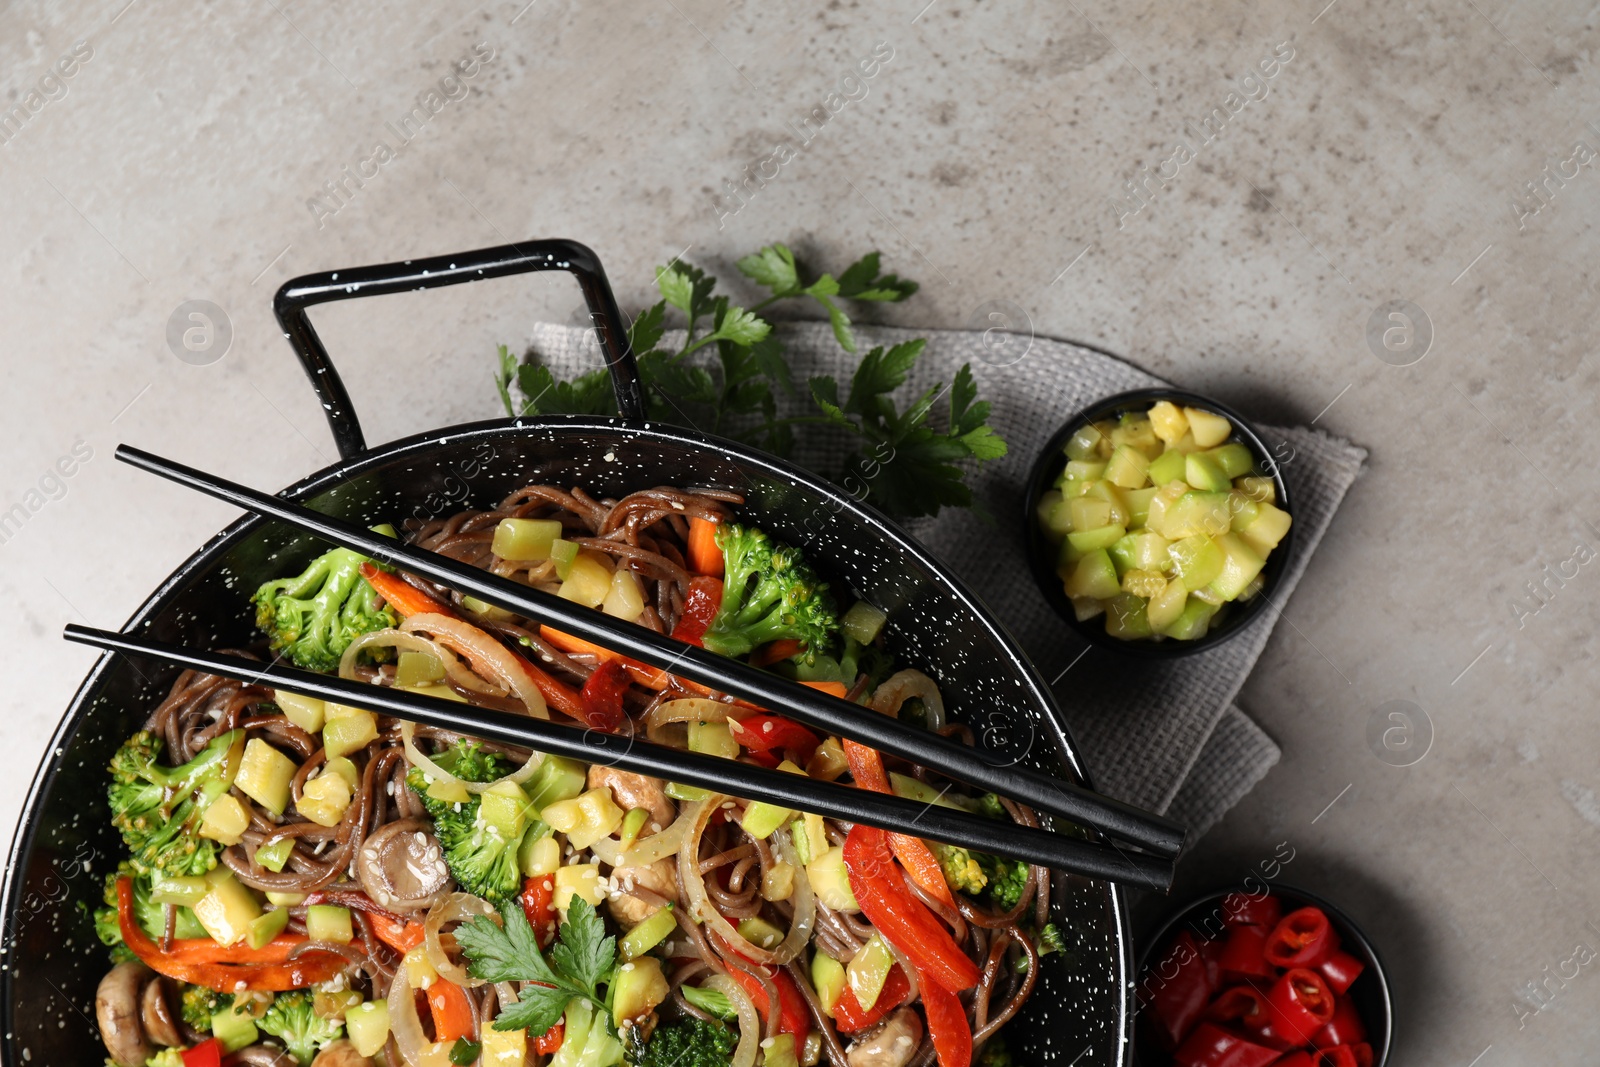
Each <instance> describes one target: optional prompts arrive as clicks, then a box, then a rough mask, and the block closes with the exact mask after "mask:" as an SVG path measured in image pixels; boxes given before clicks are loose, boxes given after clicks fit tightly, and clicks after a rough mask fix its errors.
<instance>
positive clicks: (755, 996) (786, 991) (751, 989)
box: [728, 956, 811, 1048]
mask: <svg viewBox="0 0 1600 1067" xmlns="http://www.w3.org/2000/svg"><path fill="white" fill-rule="evenodd" d="M743 958H744V957H742V956H741V957H740V959H743ZM745 962H746V963H749V962H750V961H748V960H746V961H745ZM751 966H752V967H756V968H759V969H760V970H761V971H763V972H764V973H765V974H766V976H767V977H768V978H770V979H772V985H773V987H774V988H775V989H776V990H777V991H778V1033H780V1034H793V1035H794V1043H795V1046H796V1047H797V1048H798V1047H799V1046H800V1045H801V1044H802V1043H803V1042H804V1041H805V1039H806V1035H807V1034H809V1033H810V1032H811V1010H810V1008H808V1007H807V1006H806V1000H805V997H804V996H802V995H801V993H800V987H799V986H797V985H795V984H794V979H793V978H791V977H789V972H788V971H785V970H783V969H782V968H773V967H766V966H763V965H762V964H759V963H752V964H751ZM728 975H729V977H731V978H732V979H733V980H734V981H735V982H738V983H739V987H740V988H741V989H743V990H744V992H745V995H746V996H747V997H749V998H750V999H751V1000H753V1001H754V1002H755V1005H756V1008H757V1009H759V1010H760V1011H761V1014H762V1015H763V1016H766V1015H768V1014H769V1013H770V1011H771V1007H772V1005H771V1003H770V1002H769V1001H768V1000H767V994H766V993H765V992H764V991H763V990H762V988H761V982H760V980H759V979H757V978H756V976H755V975H753V974H750V973H749V972H748V971H746V970H745V969H744V968H743V967H729V968H728Z"/></svg>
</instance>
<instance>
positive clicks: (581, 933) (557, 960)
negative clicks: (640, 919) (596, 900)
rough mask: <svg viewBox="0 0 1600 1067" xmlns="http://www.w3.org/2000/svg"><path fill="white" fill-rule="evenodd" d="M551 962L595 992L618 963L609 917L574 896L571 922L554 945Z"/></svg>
mask: <svg viewBox="0 0 1600 1067" xmlns="http://www.w3.org/2000/svg"><path fill="white" fill-rule="evenodd" d="M550 962H551V963H553V964H554V965H555V968H556V970H557V971H559V972H561V973H562V974H563V975H566V976H567V977H569V978H571V979H572V980H573V981H575V982H578V983H581V984H582V985H583V986H584V987H585V988H586V989H588V991H589V992H590V993H591V994H593V993H594V991H595V986H597V985H599V984H600V983H601V982H604V981H605V980H606V979H607V978H609V977H610V975H611V972H612V970H614V969H615V967H616V965H617V939H616V938H615V937H613V936H611V935H610V934H608V933H606V924H605V920H604V919H602V918H600V916H599V915H598V914H596V912H595V910H594V907H593V906H592V905H591V904H590V903H589V902H588V901H587V900H585V899H583V898H582V897H577V896H575V897H573V898H572V904H571V906H570V907H568V909H567V921H566V922H564V923H562V924H561V930H560V932H559V933H558V934H557V935H556V943H555V944H554V945H552V946H550Z"/></svg>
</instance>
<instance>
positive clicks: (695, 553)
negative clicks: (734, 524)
mask: <svg viewBox="0 0 1600 1067" xmlns="http://www.w3.org/2000/svg"><path fill="white" fill-rule="evenodd" d="M718 525H719V524H718V523H717V522H716V521H714V520H712V519H702V518H698V517H697V518H692V519H690V520H689V569H690V570H692V571H694V572H695V573H696V574H706V575H710V576H711V577H713V578H721V577H722V572H723V568H724V567H725V566H726V563H725V562H724V560H723V558H722V549H721V548H719V547H717V526H718Z"/></svg>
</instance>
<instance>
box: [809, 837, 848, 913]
mask: <svg viewBox="0 0 1600 1067" xmlns="http://www.w3.org/2000/svg"><path fill="white" fill-rule="evenodd" d="M806 877H807V878H808V879H810V881H811V891H812V892H813V893H815V894H816V895H817V899H818V900H819V901H821V902H822V903H823V905H824V906H826V907H829V908H832V909H833V910H834V911H848V912H857V911H860V910H861V906H860V905H859V904H857V903H856V897H855V894H854V893H852V892H851V891H850V875H849V873H848V872H847V871H846V870H845V866H844V849H843V848H841V847H839V846H838V845H835V846H833V847H832V848H829V849H827V850H825V851H824V852H822V853H821V854H819V855H817V856H814V857H813V858H812V860H811V862H810V863H808V864H806Z"/></svg>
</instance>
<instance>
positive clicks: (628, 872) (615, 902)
mask: <svg viewBox="0 0 1600 1067" xmlns="http://www.w3.org/2000/svg"><path fill="white" fill-rule="evenodd" d="M611 885H612V887H613V888H614V889H616V891H617V895H616V896H614V897H612V898H611V900H610V901H609V902H608V903H607V905H606V906H607V907H608V908H609V909H610V910H611V916H612V918H614V919H616V920H617V922H619V923H621V924H622V925H623V926H625V927H628V928H629V929H632V928H633V927H635V926H638V925H639V924H640V923H642V922H644V921H645V920H646V919H648V918H650V916H652V915H654V914H655V913H656V912H658V911H660V910H661V909H660V908H659V907H657V906H656V905H654V904H651V903H650V902H648V901H644V900H640V899H639V898H638V897H636V896H631V895H630V894H629V892H628V891H629V890H630V889H632V888H634V887H635V886H642V887H643V888H645V889H653V890H655V891H656V892H657V893H660V894H661V895H662V896H664V897H666V898H667V899H668V900H671V899H673V898H674V897H675V896H677V894H678V861H677V860H676V859H675V858H674V857H672V856H663V857H662V858H661V859H658V860H656V861H655V862H654V863H651V864H648V865H646V866H643V867H613V868H612V869H611Z"/></svg>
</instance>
